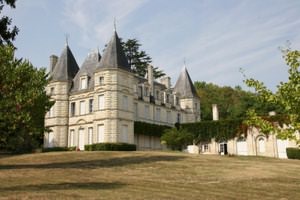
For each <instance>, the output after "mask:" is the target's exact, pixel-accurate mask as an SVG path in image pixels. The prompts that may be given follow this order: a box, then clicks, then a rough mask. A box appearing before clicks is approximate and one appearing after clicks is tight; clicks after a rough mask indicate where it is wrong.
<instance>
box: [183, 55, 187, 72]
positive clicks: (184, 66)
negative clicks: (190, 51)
mask: <svg viewBox="0 0 300 200" xmlns="http://www.w3.org/2000/svg"><path fill="white" fill-rule="evenodd" d="M183 68H184V69H186V60H185V57H184V58H183Z"/></svg>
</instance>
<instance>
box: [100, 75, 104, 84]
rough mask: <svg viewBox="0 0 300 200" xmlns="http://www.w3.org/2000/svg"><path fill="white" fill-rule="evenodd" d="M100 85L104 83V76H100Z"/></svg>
mask: <svg viewBox="0 0 300 200" xmlns="http://www.w3.org/2000/svg"><path fill="white" fill-rule="evenodd" d="M99 85H104V76H100V77H99Z"/></svg>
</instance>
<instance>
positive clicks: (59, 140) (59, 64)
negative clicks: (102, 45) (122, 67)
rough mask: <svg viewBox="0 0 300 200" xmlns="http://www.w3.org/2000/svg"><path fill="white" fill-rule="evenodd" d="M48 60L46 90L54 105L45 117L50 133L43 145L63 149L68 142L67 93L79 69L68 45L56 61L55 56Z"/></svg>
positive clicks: (47, 134)
mask: <svg viewBox="0 0 300 200" xmlns="http://www.w3.org/2000/svg"><path fill="white" fill-rule="evenodd" d="M50 59H51V62H50V66H49V68H50V70H49V71H50V76H51V81H50V83H49V84H48V86H47V87H46V90H47V93H48V94H50V95H51V99H52V100H54V101H55V104H54V105H53V106H52V108H51V109H50V111H49V112H48V113H47V114H46V116H45V126H47V127H49V128H50V130H51V132H50V133H46V134H45V138H44V140H45V141H44V145H45V147H55V146H61V147H65V146H67V141H68V134H67V133H68V121H69V91H70V88H71V85H72V80H73V78H74V77H75V75H76V74H77V72H78V70H79V67H78V65H77V62H76V60H75V58H74V56H73V53H72V51H71V50H70V48H69V46H68V45H66V46H65V48H64V49H63V51H62V53H61V55H60V57H59V58H58V59H57V57H55V56H51V57H50Z"/></svg>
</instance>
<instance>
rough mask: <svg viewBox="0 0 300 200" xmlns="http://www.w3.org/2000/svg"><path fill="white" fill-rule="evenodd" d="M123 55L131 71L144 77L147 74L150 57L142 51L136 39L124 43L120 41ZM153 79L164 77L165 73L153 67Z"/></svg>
mask: <svg viewBox="0 0 300 200" xmlns="http://www.w3.org/2000/svg"><path fill="white" fill-rule="evenodd" d="M121 45H122V46H123V49H124V52H125V55H126V57H127V59H128V63H129V65H130V67H131V69H132V70H133V72H134V73H136V74H137V75H139V76H142V77H144V76H145V75H146V73H147V66H148V65H149V64H151V62H152V59H151V57H150V56H149V55H148V54H147V53H146V52H145V51H143V50H141V49H140V47H141V46H142V45H141V44H140V43H139V41H138V40H137V39H128V40H126V41H125V42H123V41H122V40H121ZM153 71H154V78H159V77H162V76H164V75H165V73H164V72H163V71H162V70H160V69H159V68H158V67H154V69H153Z"/></svg>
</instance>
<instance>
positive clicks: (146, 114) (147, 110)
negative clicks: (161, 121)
mask: <svg viewBox="0 0 300 200" xmlns="http://www.w3.org/2000/svg"><path fill="white" fill-rule="evenodd" d="M149 112H150V109H149V106H147V105H146V106H145V118H146V119H149V118H150V113H149Z"/></svg>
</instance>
